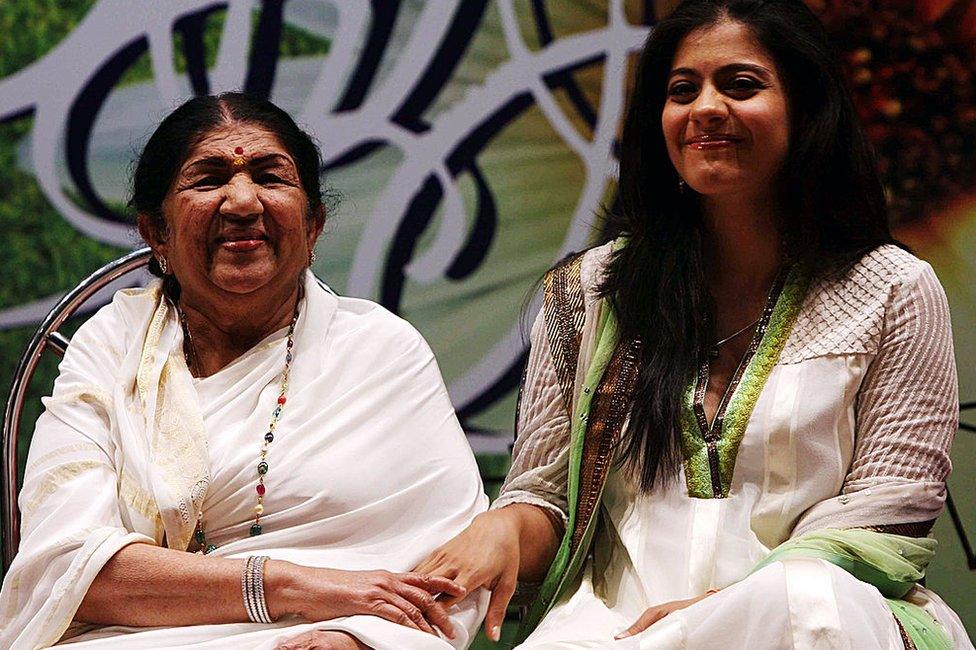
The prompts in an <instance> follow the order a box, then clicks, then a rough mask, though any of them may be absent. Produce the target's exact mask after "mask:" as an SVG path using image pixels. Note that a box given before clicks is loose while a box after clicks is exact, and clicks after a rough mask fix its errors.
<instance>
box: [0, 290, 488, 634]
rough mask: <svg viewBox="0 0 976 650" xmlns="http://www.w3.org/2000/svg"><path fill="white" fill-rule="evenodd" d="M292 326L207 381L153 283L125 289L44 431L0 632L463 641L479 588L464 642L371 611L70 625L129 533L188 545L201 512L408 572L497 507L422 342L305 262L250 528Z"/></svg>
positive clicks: (344, 559) (246, 541)
mask: <svg viewBox="0 0 976 650" xmlns="http://www.w3.org/2000/svg"><path fill="white" fill-rule="evenodd" d="M285 342H286V336H285V330H284V329H283V330H280V331H278V332H276V333H274V334H272V335H270V336H269V337H268V338H267V339H265V340H264V341H262V342H261V343H260V344H258V345H257V346H255V347H254V348H253V349H252V350H250V351H249V352H247V353H245V354H244V355H242V356H241V357H240V358H238V359H236V360H235V361H234V362H232V363H231V364H230V365H228V366H227V367H225V368H223V369H222V370H220V371H219V372H218V373H216V374H214V375H212V376H210V377H207V378H205V379H199V380H195V379H193V378H192V377H191V375H190V373H189V371H188V370H187V367H186V363H185V361H184V359H183V353H182V349H183V335H182V331H181V328H180V325H179V322H178V319H177V316H176V314H175V310H174V309H172V307H171V306H170V305H169V304H168V303H167V301H166V300H164V299H162V298H161V292H160V289H159V284H158V283H156V284H154V285H153V286H151V287H150V288H148V289H138V290H127V291H122V292H120V293H119V294H117V295H116V297H115V299H114V301H113V302H112V304H111V305H109V306H107V307H105V308H104V309H102V310H101V311H100V312H98V314H96V315H95V316H94V317H92V318H91V319H90V320H89V322H87V323H86V324H85V325H84V326H83V327H82V328H81V329H79V331H78V333H77V335H76V336H75V338H74V340H73V341H72V343H71V346H70V347H69V348H68V352H67V354H66V355H65V357H64V360H63V361H62V364H61V368H60V375H59V377H58V379H57V382H56V384H55V387H54V394H53V395H52V396H51V397H50V398H47V399H46V400H45V407H46V410H45V412H44V414H43V415H42V416H41V417H40V418H39V419H38V422H37V427H36V431H35V434H34V438H33V440H32V442H31V448H30V455H29V457H28V463H27V472H26V476H25V481H24V487H23V490H22V491H21V494H20V508H21V512H22V513H23V538H22V541H21V544H20V551H19V554H18V555H17V557H16V559H15V561H14V563H13V565H12V566H11V568H10V571H9V572H8V574H7V576H6V579H5V580H4V584H3V590H2V592H0V647H3V648H13V649H15V650H20V649H25V648H40V647H46V646H50V645H54V644H57V643H59V642H65V643H68V644H70V645H71V647H73V648H78V649H79V650H80V649H81V648H107V647H125V648H225V647H234V648H272V647H274V645H275V643H277V642H280V641H283V640H285V639H287V638H290V637H292V636H295V635H297V634H300V633H302V632H305V631H308V630H312V629H318V630H341V631H345V632H348V633H350V634H352V635H353V636H355V637H356V638H358V639H359V640H360V641H362V642H363V643H365V644H367V645H369V646H371V647H374V648H377V649H384V648H397V649H399V648H411V649H413V648H416V649H418V650H424V649H428V648H429V649H431V650H434V649H441V650H447V649H449V648H451V647H456V648H464V647H467V645H468V644H469V643H470V642H471V640H472V638H473V636H474V634H475V631H476V630H477V627H478V625H479V624H480V622H481V618H482V616H483V615H484V610H485V606H486V594H484V593H482V592H481V591H479V592H477V593H474V594H472V595H470V596H469V597H468V598H467V599H465V600H464V601H463V602H461V603H460V604H459V605H456V606H455V607H453V608H452V609H451V610H450V613H451V615H452V621H453V623H454V627H455V630H456V632H457V638H455V639H447V638H446V637H435V636H433V635H430V634H426V633H422V632H419V631H417V630H413V629H410V628H407V627H404V626H400V625H397V624H394V623H391V622H389V621H386V620H383V619H380V618H378V617H373V616H365V615H364V616H350V617H344V618H337V619H332V620H328V621H319V622H308V621H304V620H300V619H298V618H285V619H283V620H280V621H278V622H277V623H275V624H272V625H263V624H257V623H234V624H221V625H196V626H185V627H167V628H136V627H126V626H108V627H101V628H93V627H92V626H85V625H82V624H79V623H77V622H73V619H74V616H75V612H76V611H77V609H78V607H79V605H80V604H81V602H82V600H83V599H84V597H85V594H86V593H87V591H88V588H89V586H90V585H91V583H92V581H93V580H94V578H95V577H96V576H97V575H98V573H99V571H100V570H101V569H102V567H103V566H104V564H105V563H106V562H107V561H108V560H109V559H110V558H111V557H112V556H113V555H114V554H115V553H116V552H117V551H118V550H119V549H121V548H122V547H124V546H126V545H127V544H131V543H134V542H141V543H147V544H156V545H163V546H167V547H169V548H174V549H181V550H184V549H188V548H191V549H192V548H194V546H195V542H193V541H191V540H192V537H193V532H194V527H195V524H196V514H197V513H198V512H200V511H202V512H203V513H204V514H203V521H204V526H205V529H206V531H207V542H208V543H212V544H216V545H217V550H216V551H214V554H215V555H218V556H223V557H232V558H243V557H246V556H248V555H258V554H261V555H268V556H270V557H271V558H272V559H280V560H288V561H291V562H295V563H297V564H301V565H305V566H313V567H329V568H334V569H344V570H372V569H386V570H389V571H394V572H403V571H409V570H410V569H411V568H412V567H414V566H415V565H416V564H417V563H419V562H420V561H421V560H422V559H423V558H424V557H426V555H427V554H428V553H429V552H430V551H431V550H433V549H434V548H435V547H437V546H438V545H440V544H442V543H444V542H446V541H447V540H449V539H451V538H452V537H453V536H454V535H456V534H457V533H459V532H460V531H461V530H463V529H464V528H465V527H466V526H467V524H468V523H469V522H470V521H471V520H472V518H473V517H474V516H475V515H477V514H478V513H479V512H482V511H484V510H485V508H486V507H487V497H486V496H485V495H484V491H483V488H482V485H481V480H480V478H479V475H478V469H477V466H476V464H475V461H474V457H473V456H472V454H471V450H470V448H469V447H468V445H467V442H466V440H465V438H464V434H463V432H462V431H461V428H460V426H459V424H458V421H457V418H456V417H455V415H454V411H453V409H452V406H451V402H450V399H449V397H448V394H447V390H446V389H445V387H444V384H443V381H442V379H441V376H440V371H439V369H438V367H437V364H436V362H435V360H434V357H433V355H432V353H431V351H430V349H429V348H428V346H427V344H426V343H425V342H424V340H423V338H422V337H421V336H420V334H418V333H417V332H416V330H414V329H413V328H412V327H411V326H410V325H409V324H407V323H406V322H405V321H403V320H401V319H399V318H397V317H396V316H394V315H392V314H390V313H389V312H387V311H386V310H384V309H383V308H382V307H380V306H378V305H375V304H373V303H370V302H368V301H365V300H358V299H353V298H342V297H336V296H334V295H332V294H330V293H328V292H327V291H325V290H324V289H322V288H321V287H320V286H319V285H318V284H317V282H316V281H315V279H314V278H313V277H312V276H311V275H310V274H308V275H307V276H306V278H305V298H304V299H303V303H302V305H301V310H300V315H299V318H298V322H297V325H296V328H295V357H294V362H293V365H292V369H291V377H290V380H289V390H288V402H287V404H286V405H285V407H284V409H283V411H282V414H281V419H280V421H279V423H278V427H277V431H276V435H275V440H274V442H273V444H272V445H271V446H270V451H269V453H268V457H267V461H268V464H269V466H270V470H269V472H268V474H267V475H266V477H265V483H266V485H267V494H266V496H265V499H264V505H265V514H264V515H263V516H262V519H261V524H262V526H263V529H264V531H263V534H261V535H258V536H256V537H250V536H249V534H248V531H249V528H250V526H251V524H252V523H253V507H254V504H255V485H256V477H257V474H256V465H257V462H258V460H259V449H260V445H261V442H262V438H263V436H264V434H265V432H266V431H267V426H268V422H269V421H270V416H271V411H272V410H273V408H274V405H275V400H276V399H277V396H278V388H279V386H278V382H279V378H280V373H281V371H282V369H283V366H284V357H285ZM200 605H201V606H205V603H201V604H200ZM242 611H243V607H242Z"/></svg>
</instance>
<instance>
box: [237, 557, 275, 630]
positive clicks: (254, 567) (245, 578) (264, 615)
mask: <svg viewBox="0 0 976 650" xmlns="http://www.w3.org/2000/svg"><path fill="white" fill-rule="evenodd" d="M267 561H268V556H267V555H250V556H248V558H247V559H246V560H245V561H244V571H242V572H241V593H242V594H243V596H244V609H245V610H247V617H248V618H249V619H251V622H252V623H273V622H274V621H272V620H271V616H270V615H269V614H268V602H267V601H266V600H265V599H264V563H265V562H267Z"/></svg>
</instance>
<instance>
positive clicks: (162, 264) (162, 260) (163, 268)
mask: <svg viewBox="0 0 976 650" xmlns="http://www.w3.org/2000/svg"><path fill="white" fill-rule="evenodd" d="M156 262H157V263H158V264H159V270H160V271H162V272H163V275H169V264H168V263H167V262H166V258H165V257H163V256H162V255H159V256H158V257H156Z"/></svg>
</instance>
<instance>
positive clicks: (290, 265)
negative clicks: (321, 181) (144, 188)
mask: <svg viewBox="0 0 976 650" xmlns="http://www.w3.org/2000/svg"><path fill="white" fill-rule="evenodd" d="M163 215H164V217H165V219H166V225H167V230H168V232H167V233H166V236H165V238H164V240H163V241H162V242H161V243H160V244H159V246H158V247H157V249H158V252H160V253H162V254H163V255H165V256H166V258H167V261H168V262H169V266H170V267H171V268H172V269H173V273H174V274H175V275H176V278H177V280H179V282H180V285H181V287H182V288H183V290H184V291H185V292H189V293H193V294H197V295H208V294H213V293H214V290H215V289H217V290H223V291H226V292H231V293H238V294H243V293H249V292H252V291H256V290H258V289H261V288H264V287H267V286H268V285H278V286H280V287H284V286H285V285H291V284H294V282H295V279H296V278H297V277H298V276H299V273H300V272H301V271H302V269H303V268H304V267H305V265H306V263H307V260H308V255H309V252H310V251H311V249H312V246H313V245H314V243H315V238H316V237H317V236H318V234H319V232H320V231H321V228H322V221H321V217H320V215H316V218H309V215H308V198H307V196H306V194H305V191H304V189H303V188H302V185H301V182H300V180H299V176H298V168H297V166H296V164H295V161H294V160H293V159H292V158H291V156H290V155H288V153H287V151H286V150H285V148H284V147H283V146H282V145H281V143H280V142H279V141H278V139H277V138H276V137H275V136H274V135H273V134H272V133H270V132H268V131H266V130H264V129H263V128H261V127H258V126H255V125H252V124H239V123H233V124H228V125H226V126H221V127H220V128H218V129H216V130H214V131H212V132H210V133H209V134H208V135H207V136H206V137H204V138H203V140H201V141H200V143H199V144H197V145H196V146H195V147H194V148H193V149H192V150H191V151H190V154H189V155H188V156H187V158H186V160H185V161H184V162H183V164H182V165H181V166H180V169H179V170H178V172H177V174H176V178H175V179H174V181H173V185H172V187H171V188H170V190H169V193H168V194H167V196H166V198H165V200H164V201H163Z"/></svg>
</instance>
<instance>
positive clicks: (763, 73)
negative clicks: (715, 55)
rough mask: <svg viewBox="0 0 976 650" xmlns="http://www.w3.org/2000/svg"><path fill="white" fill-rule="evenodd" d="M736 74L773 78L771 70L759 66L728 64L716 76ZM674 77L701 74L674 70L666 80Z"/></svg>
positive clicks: (682, 69) (697, 75) (678, 69)
mask: <svg viewBox="0 0 976 650" xmlns="http://www.w3.org/2000/svg"><path fill="white" fill-rule="evenodd" d="M736 72H752V73H754V74H757V75H759V76H760V77H763V78H765V79H769V78H770V77H772V76H773V73H772V71H771V70H769V69H768V68H765V67H763V66H761V65H756V64H755V63H730V64H728V65H723V66H722V67H721V68H719V69H718V71H717V74H719V75H728V74H733V73H736ZM676 75H687V76H689V77H700V76H701V74H699V73H698V72H697V71H695V70H692V69H691V68H675V69H674V70H672V71H671V74H669V75H668V79H670V78H671V77H674V76H676Z"/></svg>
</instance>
